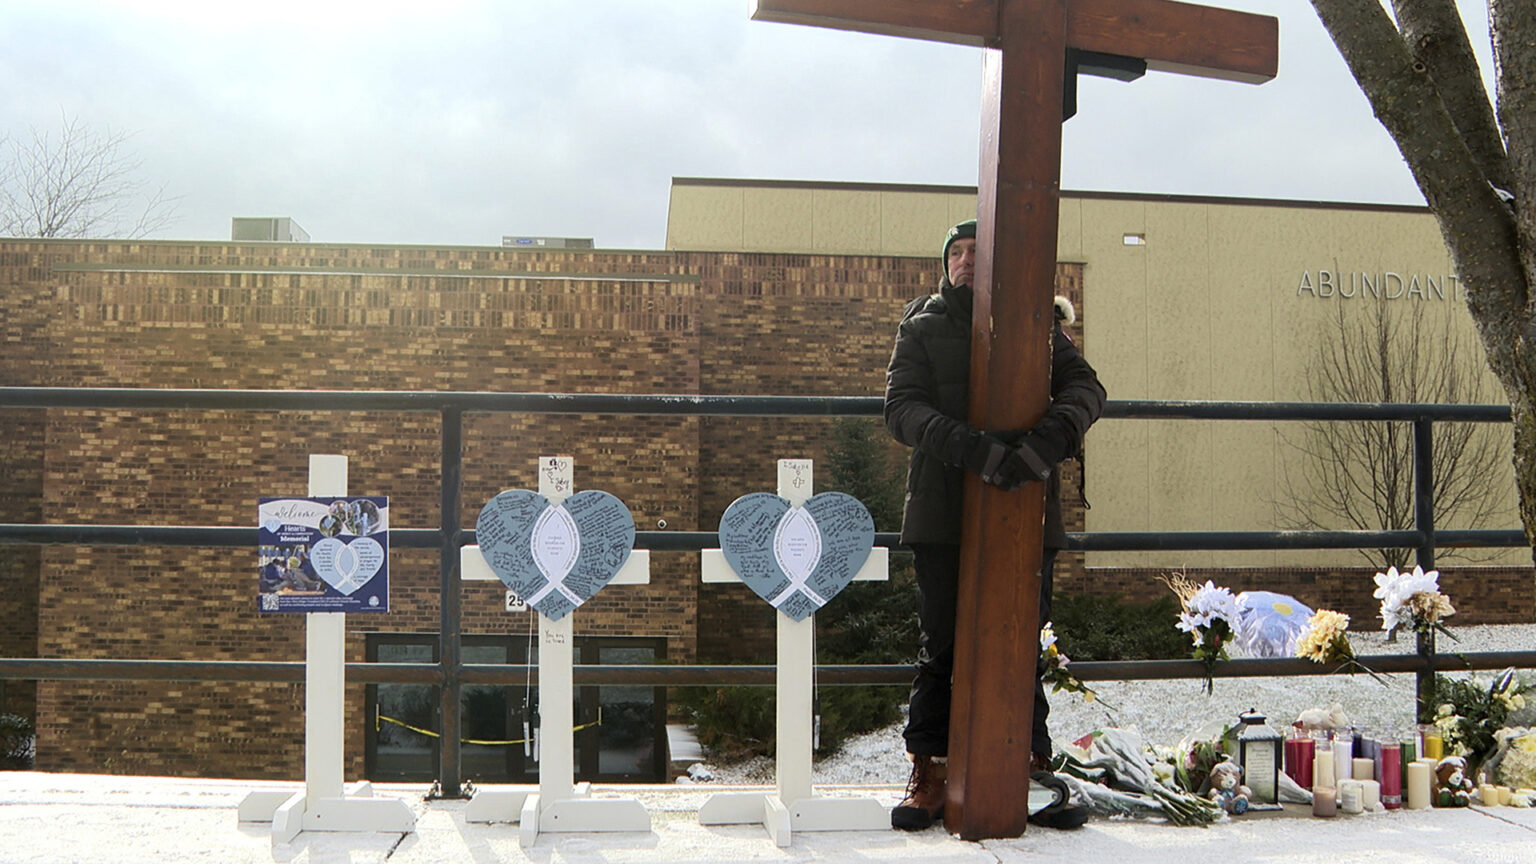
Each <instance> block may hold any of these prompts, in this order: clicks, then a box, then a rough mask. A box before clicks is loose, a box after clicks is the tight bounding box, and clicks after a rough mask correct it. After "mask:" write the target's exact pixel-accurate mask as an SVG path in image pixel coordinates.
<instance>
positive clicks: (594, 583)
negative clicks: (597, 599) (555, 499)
mask: <svg viewBox="0 0 1536 864" xmlns="http://www.w3.org/2000/svg"><path fill="white" fill-rule="evenodd" d="M475 542H476V543H477V544H479V546H480V554H481V555H482V556H483V557H484V558H485V563H486V564H487V565H489V566H490V568H491V572H493V573H495V574H496V576H497V578H499V579H500V580H501V581H502V582H503V583H504V584H505V585H506V586H507V587H508V588H509V589H511V590H512V592H513V593H514V594H516V595H517V596H518V597H521V598H522V599H523V601H524V602H526V603H527V604H528V605H529V606H532V607H533V608H535V609H537V610H538V611H539V613H540V614H542V615H543V616H544V617H545V618H548V619H549V620H551V621H558V620H560V619H561V618H564V617H565V616H566V615H568V614H570V612H571V610H573V609H575V608H576V607H577V606H580V605H581V604H582V603H585V602H586V601H588V600H590V599H592V596H593V595H595V594H596V593H597V592H598V591H600V590H602V587H603V586H604V585H607V584H608V583H609V582H611V581H613V577H614V576H616V575H618V572H619V570H620V569H621V568H622V567H623V566H624V562H625V561H627V560H629V553H630V550H631V549H633V548H634V546H635V519H634V517H633V516H631V515H630V513H629V508H628V507H625V506H624V502H623V501H620V500H619V499H618V498H615V497H614V496H612V495H610V494H608V493H607V492H601V491H598V490H596V489H589V490H587V491H585V492H577V493H576V494H575V495H572V496H571V497H569V498H567V499H565V500H564V501H563V502H561V503H559V504H551V503H550V501H549V499H548V498H545V497H544V496H543V495H540V494H539V493H537V492H530V491H528V490H527V489H510V490H508V491H506V492H503V493H501V494H500V495H497V496H496V497H495V498H492V499H491V500H490V501H489V502H488V503H487V504H486V505H485V507H483V508H482V509H481V510H480V518H479V519H478V520H476V522H475Z"/></svg>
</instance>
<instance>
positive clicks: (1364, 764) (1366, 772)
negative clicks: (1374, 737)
mask: <svg viewBox="0 0 1536 864" xmlns="http://www.w3.org/2000/svg"><path fill="white" fill-rule="evenodd" d="M1353 764H1354V768H1355V770H1354V779H1355V780H1375V779H1376V760H1375V759H1362V758H1360V757H1358V756H1357V757H1355V759H1354V763H1353Z"/></svg>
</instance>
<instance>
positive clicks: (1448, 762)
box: [1435, 756, 1472, 807]
mask: <svg viewBox="0 0 1536 864" xmlns="http://www.w3.org/2000/svg"><path fill="white" fill-rule="evenodd" d="M1471 803H1472V781H1471V780H1470V779H1468V777H1467V760H1465V759H1463V758H1461V757H1460V756H1447V757H1445V758H1444V759H1441V760H1440V762H1439V764H1437V765H1436V766H1435V806H1436V807H1466V806H1468V805H1470V804H1471Z"/></svg>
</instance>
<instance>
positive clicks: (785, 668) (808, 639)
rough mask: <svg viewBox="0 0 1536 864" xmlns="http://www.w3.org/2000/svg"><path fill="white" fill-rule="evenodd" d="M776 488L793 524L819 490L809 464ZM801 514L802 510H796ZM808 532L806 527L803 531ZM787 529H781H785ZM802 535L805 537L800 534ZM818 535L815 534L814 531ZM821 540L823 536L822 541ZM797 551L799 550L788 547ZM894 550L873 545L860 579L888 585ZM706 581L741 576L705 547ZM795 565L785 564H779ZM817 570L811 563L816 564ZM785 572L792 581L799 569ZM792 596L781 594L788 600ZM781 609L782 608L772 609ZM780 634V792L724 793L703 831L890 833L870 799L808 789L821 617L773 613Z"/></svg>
mask: <svg viewBox="0 0 1536 864" xmlns="http://www.w3.org/2000/svg"><path fill="white" fill-rule="evenodd" d="M778 464H779V490H778V494H779V496H780V497H781V498H785V499H788V501H789V503H790V506H791V507H793V508H796V509H794V510H791V511H790V514H791V516H790V519H791V520H793V519H794V518H795V517H794V516H793V514H794V513H796V512H797V511H798V510H799V508H800V507H801V506H802V505H804V504H805V502H806V501H807V500H809V499H810V497H811V494H812V491H813V489H814V486H815V484H814V483H813V481H812V465H811V460H809V459H780V460H779V463H778ZM799 512H803V511H799ZM802 527H803V526H802ZM780 528H781V529H783V528H785V526H784V525H781V526H780ZM802 533H803V532H802ZM813 533H814V532H813ZM817 539H818V540H819V537H818V538H817ZM787 545H789V546H791V547H792V546H794V545H795V544H787ZM889 560H890V550H889V549H886V548H885V547H883V546H876V547H875V548H873V549H871V550H870V553H869V558H868V560H866V561H865V562H864V566H863V567H861V568H859V572H858V573H857V574H856V575H855V576H854V577H853V578H854V579H855V580H866V581H873V580H884V579H885V578H887V577H886V573H887V565H888V563H889ZM701 564H702V568H703V579H704V581H705V582H735V581H739V577H738V576H737V575H736V572H735V571H734V570H732V569H731V565H730V564H728V563H727V562H726V560H725V555H724V553H722V552H721V551H720V550H719V549H705V550H704V554H703V556H702V560H701ZM784 564H789V565H790V566H791V567H796V565H795V563H794V562H791V561H786V562H782V563H781V565H780V566H784ZM812 566H814V563H813V564H812ZM802 569H803V570H806V572H805V573H803V574H802V575H801V577H800V579H801V581H802V582H803V581H804V578H805V577H806V576H809V570H808V568H803V567H796V569H793V570H792V569H789V568H788V567H786V568H785V572H786V573H789V574H791V579H792V581H793V579H794V578H795V576H794V575H793V574H794V573H796V572H797V570H802ZM793 587H794V586H791V591H790V592H786V594H784V595H782V596H789V593H792V592H793ZM775 608H777V607H775ZM774 617H775V618H777V619H778V622H779V630H778V682H777V684H776V687H777V691H776V692H777V697H778V698H777V700H776V703H775V707H776V709H777V717H776V722H777V728H778V733H777V737H776V739H775V740H776V741H777V744H776V746H775V748H774V750H775V757H774V758H775V765H774V769H775V772H774V773H775V789H774V791H773V792H771V793H764V792H719V793H716V794H714V795H711V796H710V797H709V799H708V800H706V801H705V802H704V804H703V806H701V807H700V808H699V823H700V824H703V825H740V824H748V823H761V824H762V825H763V827H764V828H766V829H767V830H768V834H769V836H771V837H772V838H773V842H774V843H775V844H777V845H779V846H788V845H789V843H790V839H791V837H790V835H791V833H792V832H794V831H875V830H882V829H888V828H890V825H891V819H890V814H889V813H888V812H887V811H886V809H885V808H884V807H883V806H881V805H880V802H878V801H876V800H874V799H873V798H823V797H820V796H819V795H817V793H816V790H815V788H814V787H813V786H812V785H811V751H812V749H813V748H814V742H813V730H812V726H813V723H814V718H813V717H812V702H813V700H814V697H815V682H814V678H813V675H814V672H815V665H816V651H815V635H816V616H815V615H807V616H806V617H805V620H803V621H795V620H793V619H791V618H790V617H789V616H788V615H784V614H782V613H779V614H776V615H774Z"/></svg>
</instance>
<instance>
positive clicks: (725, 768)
mask: <svg viewBox="0 0 1536 864" xmlns="http://www.w3.org/2000/svg"><path fill="white" fill-rule="evenodd" d="M1451 631H1452V632H1453V633H1454V634H1455V635H1456V636H1457V638H1458V639H1459V640H1460V641H1459V642H1453V641H1451V640H1449V639H1447V638H1445V637H1444V636H1441V637H1440V639H1439V647H1440V651H1441V653H1453V652H1457V653H1474V652H1485V651H1531V650H1536V624H1509V625H1484V626H1477V627H1452V628H1451ZM1349 638H1350V644H1351V645H1353V646H1354V649H1355V653H1356V655H1359V656H1369V655H1372V654H1411V653H1413V651H1414V643H1413V639H1412V638H1411V637H1402V638H1399V639H1398V640H1397V642H1396V643H1388V642H1387V641H1386V634H1384V633H1382V632H1380V631H1351V632H1350V634H1349ZM1491 674H1492V673H1490V672H1483V673H1480V675H1481V676H1483V677H1487V676H1489V675H1491ZM1525 674H1526V675H1527V676H1530V677H1532V678H1536V672H1527V673H1525ZM1382 677H1383V678H1384V679H1386V683H1385V684H1383V683H1380V682H1378V681H1376V680H1375V679H1374V678H1372V677H1371V676H1370V675H1367V674H1365V673H1364V672H1358V673H1356V674H1354V675H1309V676H1293V677H1288V678H1217V679H1216V692H1215V693H1214V694H1212V695H1210V696H1207V695H1206V694H1205V692H1204V685H1203V682H1201V681H1198V680H1194V679H1180V680H1166V681H1099V682H1094V683H1093V685H1092V686H1093V688H1094V689H1095V690H1096V691H1098V694H1099V700H1098V701H1097V702H1094V703H1087V702H1084V701H1083V700H1082V699H1081V698H1080V697H1078V696H1077V695H1075V694H1070V693H1055V694H1052V695H1051V698H1050V702H1051V715H1050V725H1051V735H1052V737H1053V738H1055V739H1056V740H1058V741H1071V740H1073V739H1075V738H1078V737H1080V736H1082V735H1084V734H1086V733H1088V732H1092V731H1093V730H1095V729H1099V728H1103V727H1108V726H1117V727H1122V728H1131V727H1135V728H1138V729H1140V730H1141V732H1142V734H1143V735H1144V736H1145V738H1146V740H1147V742H1148V743H1149V744H1165V745H1175V744H1178V743H1179V742H1180V741H1181V740H1183V739H1185V738H1193V737H1196V736H1197V735H1198V736H1199V737H1210V736H1213V735H1214V734H1215V733H1216V732H1217V731H1219V730H1220V728H1221V726H1222V724H1232V723H1235V722H1236V721H1237V715H1238V714H1240V713H1242V712H1245V711H1248V710H1249V709H1253V708H1257V709H1258V710H1259V712H1260V713H1262V714H1264V715H1266V716H1267V717H1268V718H1269V720H1270V722H1271V724H1272V725H1273V726H1275V727H1276V728H1277V729H1278V728H1280V727H1281V726H1284V725H1286V724H1289V723H1290V722H1291V721H1292V720H1294V719H1296V715H1297V714H1299V713H1300V712H1301V711H1303V710H1305V709H1307V708H1317V707H1324V708H1325V707H1327V706H1328V705H1329V704H1331V703H1333V702H1338V703H1339V704H1340V705H1342V706H1343V708H1344V711H1345V713H1347V714H1348V715H1349V717H1350V721H1351V722H1352V723H1353V724H1354V725H1356V726H1360V727H1362V728H1365V729H1382V728H1386V727H1393V728H1402V727H1404V726H1407V725H1409V724H1411V723H1412V722H1413V703H1414V676H1413V675H1411V674H1396V675H1383V676H1382ZM1111 706H1112V707H1111ZM1526 722H1529V721H1526ZM706 768H707V770H708V771H709V773H711V774H713V775H714V777H713V780H712V781H711V782H714V783H722V784H746V785H772V784H773V782H774V765H773V760H772V759H770V758H756V759H749V760H746V761H743V762H737V763H715V762H708V763H706ZM909 772H910V767H909V763H908V762H907V759H906V755H905V752H904V748H903V746H902V740H901V724H897V725H894V726H891V727H888V728H886V729H880V730H877V731H875V732H871V733H869V734H867V735H863V736H859V737H857V738H854V739H850V740H849V741H848V742H846V743H845V744H844V745H843V747H842V749H841V750H839V751H838V752H837V753H835V754H833V755H832V756H829V757H827V758H825V759H822V760H819V761H818V762H817V763H816V766H815V775H814V779H815V782H817V783H820V784H832V785H841V784H855V785H881V784H902V783H905V782H906V780H907V775H908V773H909Z"/></svg>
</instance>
